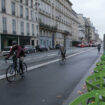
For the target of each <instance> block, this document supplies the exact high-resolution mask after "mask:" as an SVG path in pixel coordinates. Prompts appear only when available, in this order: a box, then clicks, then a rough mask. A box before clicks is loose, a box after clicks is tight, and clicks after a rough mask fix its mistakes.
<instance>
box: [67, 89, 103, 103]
mask: <svg viewBox="0 0 105 105" xmlns="http://www.w3.org/2000/svg"><path fill="white" fill-rule="evenodd" d="M104 97H105V91H103V90H97V91H91V92H88V93H86V94H83V95H81V96H79V97H78V98H77V99H75V100H74V101H73V102H72V103H71V104H69V105H105V100H104Z"/></svg>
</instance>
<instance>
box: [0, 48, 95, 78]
mask: <svg viewBox="0 0 105 105" xmlns="http://www.w3.org/2000/svg"><path fill="white" fill-rule="evenodd" d="M92 49H93V48H91V49H88V50H86V51H82V52H79V53H76V54H72V55H70V56H68V57H67V59H68V58H71V57H73V56H76V55H79V54H81V53H84V52H87V51H89V50H92ZM59 60H60V59H56V60H52V61H49V62H45V63H42V64H38V65H35V66H31V67H28V69H27V70H28V71H32V70H33V69H37V68H40V67H43V66H46V65H49V64H52V63H55V62H58V61H59ZM5 78H6V75H5V74H3V75H0V80H1V79H5Z"/></svg>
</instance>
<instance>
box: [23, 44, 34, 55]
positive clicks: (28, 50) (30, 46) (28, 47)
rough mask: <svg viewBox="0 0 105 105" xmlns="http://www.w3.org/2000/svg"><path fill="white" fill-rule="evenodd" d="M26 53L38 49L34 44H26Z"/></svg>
mask: <svg viewBox="0 0 105 105" xmlns="http://www.w3.org/2000/svg"><path fill="white" fill-rule="evenodd" d="M24 51H25V53H28V54H29V53H35V52H36V49H35V48H34V47H33V46H32V45H25V46H24Z"/></svg>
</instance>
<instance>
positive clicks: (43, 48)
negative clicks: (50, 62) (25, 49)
mask: <svg viewBox="0 0 105 105" xmlns="http://www.w3.org/2000/svg"><path fill="white" fill-rule="evenodd" d="M48 50H49V48H48V47H45V46H44V45H41V46H39V51H48Z"/></svg>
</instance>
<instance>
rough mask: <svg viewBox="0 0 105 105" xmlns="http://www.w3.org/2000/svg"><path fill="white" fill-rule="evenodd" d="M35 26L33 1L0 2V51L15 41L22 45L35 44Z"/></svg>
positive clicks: (7, 0) (12, 0) (9, 0)
mask: <svg viewBox="0 0 105 105" xmlns="http://www.w3.org/2000/svg"><path fill="white" fill-rule="evenodd" d="M35 26H36V23H35V9H34V6H33V0H0V50H1V49H3V48H4V47H6V46H10V45H11V44H12V41H13V40H16V41H17V42H18V43H19V44H21V45H27V44H34V41H31V38H32V37H36V33H35Z"/></svg>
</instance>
